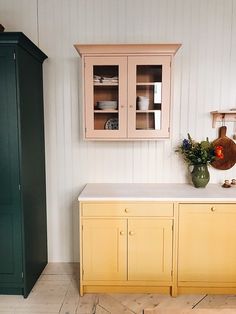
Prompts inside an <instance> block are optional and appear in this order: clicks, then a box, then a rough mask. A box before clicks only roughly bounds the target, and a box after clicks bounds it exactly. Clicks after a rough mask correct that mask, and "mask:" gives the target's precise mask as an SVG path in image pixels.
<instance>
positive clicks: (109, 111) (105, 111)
mask: <svg viewBox="0 0 236 314" xmlns="http://www.w3.org/2000/svg"><path fill="white" fill-rule="evenodd" d="M117 112H118V110H94V113H117Z"/></svg>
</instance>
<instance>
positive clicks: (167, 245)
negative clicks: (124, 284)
mask: <svg viewBox="0 0 236 314" xmlns="http://www.w3.org/2000/svg"><path fill="white" fill-rule="evenodd" d="M171 270H172V220H160V219H155V218H152V219H141V220H140V219H129V220H128V280H155V281H171Z"/></svg>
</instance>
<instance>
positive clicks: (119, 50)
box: [74, 43, 181, 56]
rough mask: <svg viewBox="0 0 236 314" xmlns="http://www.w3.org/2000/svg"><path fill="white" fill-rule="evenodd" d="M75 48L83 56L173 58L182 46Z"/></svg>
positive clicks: (83, 46) (86, 46)
mask: <svg viewBox="0 0 236 314" xmlns="http://www.w3.org/2000/svg"><path fill="white" fill-rule="evenodd" d="M74 47H75V49H76V50H77V51H78V53H79V54H80V55H81V56H83V55H90V54H93V55H94V54H102V55H104V54H126V55H127V54H152V55H153V54H155V55H159V54H160V55H172V56H173V55H175V53H176V52H177V50H178V49H179V48H180V47H181V44H180V43H177V44H75V45H74Z"/></svg>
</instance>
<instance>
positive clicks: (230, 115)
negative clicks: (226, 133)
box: [211, 110, 236, 128]
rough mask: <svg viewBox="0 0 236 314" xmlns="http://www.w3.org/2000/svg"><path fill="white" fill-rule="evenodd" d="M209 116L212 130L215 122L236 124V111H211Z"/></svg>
mask: <svg viewBox="0 0 236 314" xmlns="http://www.w3.org/2000/svg"><path fill="white" fill-rule="evenodd" d="M211 115H212V127H213V128H215V126H216V122H236V110H228V111H227V110H225V111H211Z"/></svg>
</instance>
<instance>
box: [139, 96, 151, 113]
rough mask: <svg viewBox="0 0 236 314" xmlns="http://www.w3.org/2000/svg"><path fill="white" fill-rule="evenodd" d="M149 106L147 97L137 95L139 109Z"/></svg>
mask: <svg viewBox="0 0 236 314" xmlns="http://www.w3.org/2000/svg"><path fill="white" fill-rule="evenodd" d="M148 107H149V98H147V97H146V96H138V109H139V110H148Z"/></svg>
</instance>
